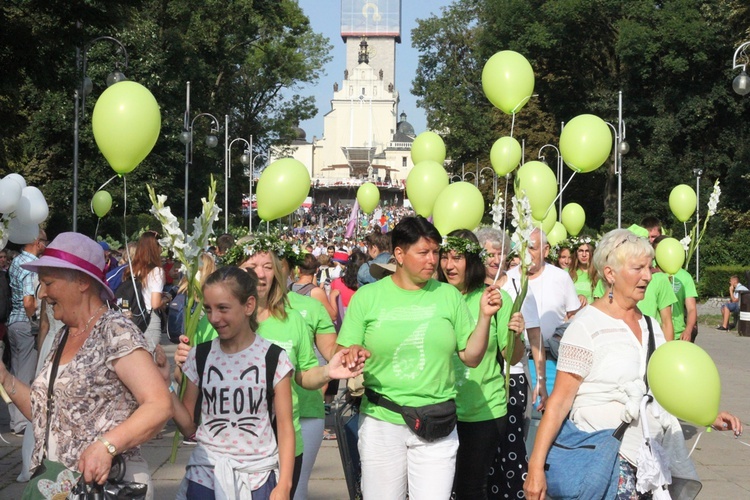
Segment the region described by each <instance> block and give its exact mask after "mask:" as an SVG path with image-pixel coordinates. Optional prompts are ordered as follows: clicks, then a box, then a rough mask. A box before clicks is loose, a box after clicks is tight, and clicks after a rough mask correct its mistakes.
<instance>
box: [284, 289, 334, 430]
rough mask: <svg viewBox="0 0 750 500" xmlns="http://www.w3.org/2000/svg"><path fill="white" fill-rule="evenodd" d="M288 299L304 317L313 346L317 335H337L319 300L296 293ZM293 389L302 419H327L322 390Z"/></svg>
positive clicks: (294, 385)
mask: <svg viewBox="0 0 750 500" xmlns="http://www.w3.org/2000/svg"><path fill="white" fill-rule="evenodd" d="M287 297H288V298H289V305H290V306H291V308H292V309H294V310H295V311H297V312H298V313H299V314H300V315H301V316H302V319H304V320H305V324H306V325H307V331H308V334H309V335H310V342H312V343H313V345H315V335H322V334H326V333H333V334H335V333H336V328H335V327H334V326H333V321H331V317H330V316H329V315H328V311H326V308H325V307H323V304H321V303H320V302H319V301H318V300H316V299H313V298H312V297H308V296H306V295H300V294H299V293H296V292H289V293H288V294H287ZM292 387H293V388H294V392H296V393H297V399H298V400H299V416H300V418H326V411H325V405H324V403H323V391H322V389H317V390H314V391H310V390H307V389H303V388H302V387H300V386H298V385H297V384H293V386H292Z"/></svg>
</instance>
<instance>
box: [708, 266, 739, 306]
mask: <svg viewBox="0 0 750 500" xmlns="http://www.w3.org/2000/svg"><path fill="white" fill-rule="evenodd" d="M747 270H748V269H747V267H743V266H707V267H701V280H700V282H699V283H698V298H699V299H700V300H705V299H707V298H710V297H726V296H728V295H729V278H730V277H731V276H732V275H733V274H736V275H737V276H739V278H740V282H741V283H743V284H746V283H745V281H746V279H745V271H747Z"/></svg>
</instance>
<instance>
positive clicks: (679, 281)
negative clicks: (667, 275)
mask: <svg viewBox="0 0 750 500" xmlns="http://www.w3.org/2000/svg"><path fill="white" fill-rule="evenodd" d="M672 290H674V294H675V295H676V296H677V302H675V304H674V305H673V306H672V325H674V338H675V340H679V339H680V335H682V332H684V331H685V321H686V318H685V299H687V298H690V297H692V298H697V297H698V291H697V290H696V289H695V281H693V277H692V276H690V273H689V272H687V271H685V270H684V269H680V270H679V271H677V274H675V275H674V276H673V277H672Z"/></svg>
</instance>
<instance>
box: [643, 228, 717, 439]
mask: <svg viewBox="0 0 750 500" xmlns="http://www.w3.org/2000/svg"><path fill="white" fill-rule="evenodd" d="M659 247H661V243H660V244H659ZM648 383H649V387H650V388H651V391H652V392H653V394H654V397H655V398H656V401H657V402H658V403H659V404H660V405H661V406H662V407H664V409H665V410H667V411H668V412H669V413H671V414H672V415H674V416H675V417H677V418H679V419H682V420H687V421H688V422H693V423H694V424H698V425H700V426H709V425H711V424H712V423H713V422H714V420H715V419H716V415H718V414H719V401H720V399H721V380H720V379H719V371H718V370H717V369H716V365H715V364H714V362H713V360H712V359H711V356H709V355H708V354H707V353H706V351H704V350H703V349H701V348H700V347H698V346H697V345H695V344H693V343H692V342H680V341H674V342H667V343H666V344H663V345H661V346H660V347H659V348H658V349H657V350H656V351H654V354H653V355H652V356H651V360H650V361H649V363H648Z"/></svg>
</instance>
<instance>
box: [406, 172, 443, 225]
mask: <svg viewBox="0 0 750 500" xmlns="http://www.w3.org/2000/svg"><path fill="white" fill-rule="evenodd" d="M447 186H448V173H447V172H446V171H445V169H444V168H443V166H442V165H441V164H440V163H437V162H435V161H431V160H426V161H422V162H419V163H417V164H416V165H414V168H412V169H411V172H409V176H408V177H407V178H406V196H407V197H408V198H409V202H410V203H411V206H412V207H414V211H415V212H417V214H419V215H421V216H422V217H429V216H430V215H432V209H433V207H434V206H435V200H436V199H437V197H438V195H439V194H440V192H441V191H442V190H443V189H445V188H446V187H447Z"/></svg>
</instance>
